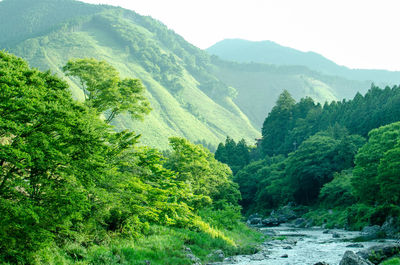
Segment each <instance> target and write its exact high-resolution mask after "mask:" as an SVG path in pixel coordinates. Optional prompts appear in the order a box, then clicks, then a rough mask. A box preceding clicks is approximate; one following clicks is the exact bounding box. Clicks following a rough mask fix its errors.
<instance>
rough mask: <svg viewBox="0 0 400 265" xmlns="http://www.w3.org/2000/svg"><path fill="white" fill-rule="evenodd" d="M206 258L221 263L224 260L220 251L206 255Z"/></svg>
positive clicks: (223, 255)
mask: <svg viewBox="0 0 400 265" xmlns="http://www.w3.org/2000/svg"><path fill="white" fill-rule="evenodd" d="M207 258H209V259H211V260H215V261H223V260H224V258H225V254H224V252H223V251H222V250H220V249H217V250H214V251H213V252H211V253H210V254H208V255H207Z"/></svg>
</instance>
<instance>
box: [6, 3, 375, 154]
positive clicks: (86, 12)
mask: <svg viewBox="0 0 400 265" xmlns="http://www.w3.org/2000/svg"><path fill="white" fill-rule="evenodd" d="M0 14H1V16H0V17H1V18H0V19H1V21H2V23H0V32H1V33H2V36H3V37H2V38H1V40H0V47H1V48H5V49H6V50H8V51H10V52H12V53H14V54H16V55H18V56H21V57H23V58H24V59H26V60H27V61H28V62H29V63H30V65H31V66H34V67H38V68H39V69H41V70H47V69H51V70H52V71H53V72H55V73H57V74H58V75H60V76H64V75H63V73H62V71H61V67H62V66H63V65H64V64H65V63H66V62H67V61H68V60H69V59H71V58H86V57H93V58H96V59H100V60H106V61H107V62H109V63H110V64H111V65H112V66H114V67H115V68H116V69H118V71H119V72H121V75H122V76H133V77H137V78H140V79H141V80H142V81H143V84H144V85H145V87H146V88H147V92H146V93H147V96H148V98H149V101H150V104H151V106H152V109H153V110H152V111H151V113H150V115H149V116H148V118H147V119H145V120H144V121H135V120H132V119H129V118H127V117H126V116H123V115H120V116H118V117H117V118H116V119H115V120H114V121H113V122H114V125H115V126H116V127H117V128H118V129H120V130H122V129H125V128H129V129H133V130H135V131H136V132H138V133H142V134H143V137H142V142H143V143H145V144H150V145H152V146H157V147H161V148H163V149H165V148H167V147H168V142H167V140H166V139H167V138H168V137H169V136H174V135H178V136H183V137H186V138H187V139H189V140H191V141H195V142H202V143H204V144H205V145H207V146H209V147H210V148H211V149H213V148H215V146H216V145H217V144H218V142H220V141H222V140H223V139H224V138H225V137H226V135H230V136H231V137H232V138H234V139H236V140H238V139H240V138H245V139H246V140H247V141H248V142H250V141H253V139H254V138H258V137H259V135H260V134H259V128H260V127H261V125H262V120H263V118H264V117H265V115H266V114H267V113H268V111H269V110H270V109H271V108H272V107H273V103H274V101H275V100H276V99H277V97H278V95H279V94H280V92H281V91H282V90H283V89H287V90H289V91H290V92H291V93H293V95H294V96H295V98H296V99H299V98H301V97H304V96H312V97H313V98H315V99H316V100H318V101H319V102H321V103H323V102H325V101H331V100H340V99H342V98H348V97H352V96H354V95H355V93H356V92H357V91H360V90H361V91H362V89H363V88H365V87H368V86H369V85H370V82H367V84H366V83H364V82H356V81H350V80H346V79H343V78H339V77H331V76H326V75H321V74H318V73H316V72H313V71H310V70H308V69H306V68H302V67H275V66H268V65H261V64H260V65H252V64H250V65H247V64H244V65H235V64H231V63H228V62H222V61H220V60H218V59H216V58H212V57H211V56H210V55H209V54H208V53H207V52H205V51H202V50H200V49H198V48H196V47H194V46H193V45H191V44H189V43H188V42H186V41H185V40H184V39H183V38H182V37H180V36H179V35H177V34H175V33H174V32H173V31H171V30H169V29H168V28H167V27H166V26H165V25H163V24H162V23H160V22H159V21H157V20H155V19H153V18H151V17H145V16H141V15H139V14H136V13H135V12H133V11H129V10H124V9H121V8H116V7H112V6H96V5H89V4H84V3H80V2H77V1H73V0H52V1H50V0H36V1H25V0H3V1H2V2H0ZM3 22H4V23H3ZM68 79H69V78H68ZM68 81H69V84H70V87H71V90H72V92H73V96H74V97H75V98H78V99H81V100H82V98H83V94H82V87H81V86H80V85H79V83H78V82H77V80H76V79H73V78H72V79H69V80H68Z"/></svg>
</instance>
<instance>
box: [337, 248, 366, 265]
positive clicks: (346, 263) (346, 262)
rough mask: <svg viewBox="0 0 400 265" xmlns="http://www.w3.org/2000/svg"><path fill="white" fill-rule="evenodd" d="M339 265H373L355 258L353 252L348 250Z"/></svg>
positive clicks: (357, 257)
mask: <svg viewBox="0 0 400 265" xmlns="http://www.w3.org/2000/svg"><path fill="white" fill-rule="evenodd" d="M339 265H373V263H371V262H370V261H368V260H365V259H363V258H362V257H360V256H357V255H356V254H354V252H353V251H350V250H348V251H346V253H344V255H343V258H342V260H341V261H340V263H339Z"/></svg>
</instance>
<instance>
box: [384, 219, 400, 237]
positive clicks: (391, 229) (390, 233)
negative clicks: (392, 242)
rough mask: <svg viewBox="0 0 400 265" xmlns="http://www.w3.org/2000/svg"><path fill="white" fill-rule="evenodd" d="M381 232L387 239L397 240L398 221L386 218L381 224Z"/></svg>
mask: <svg viewBox="0 0 400 265" xmlns="http://www.w3.org/2000/svg"><path fill="white" fill-rule="evenodd" d="M381 230H382V232H383V233H385V235H386V237H388V238H397V237H398V236H399V233H400V220H399V218H395V217H392V216H388V217H387V218H386V221H385V222H384V223H383V225H382V227H381Z"/></svg>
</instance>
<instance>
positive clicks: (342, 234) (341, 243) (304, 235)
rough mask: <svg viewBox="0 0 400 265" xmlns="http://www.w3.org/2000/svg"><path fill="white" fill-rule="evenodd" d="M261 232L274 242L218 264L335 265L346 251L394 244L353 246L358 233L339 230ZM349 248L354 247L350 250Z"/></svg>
mask: <svg viewBox="0 0 400 265" xmlns="http://www.w3.org/2000/svg"><path fill="white" fill-rule="evenodd" d="M262 231H263V232H264V233H266V234H269V235H274V236H273V237H274V238H276V239H274V240H269V241H266V242H264V244H263V245H262V249H261V251H260V252H258V253H257V254H254V255H245V256H244V255H242V256H233V257H229V258H226V259H225V261H224V262H222V263H218V264H224V265H225V264H236V265H261V264H263V265H264V264H265V265H280V264H282V265H287V264H289V265H308V264H310V265H313V264H315V263H317V262H326V263H328V264H330V265H336V264H339V262H340V260H341V258H342V256H343V254H344V253H345V252H346V251H347V250H352V251H353V252H355V253H356V252H357V251H359V250H362V249H364V248H368V247H371V246H374V245H378V244H385V243H388V242H393V240H372V241H368V242H360V243H357V244H355V243H353V242H352V241H351V239H354V238H356V237H358V236H360V233H359V232H352V231H345V230H340V229H332V230H325V229H322V228H293V227H290V226H286V225H281V226H278V227H270V228H263V229H262ZM351 244H353V246H349V245H351Z"/></svg>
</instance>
